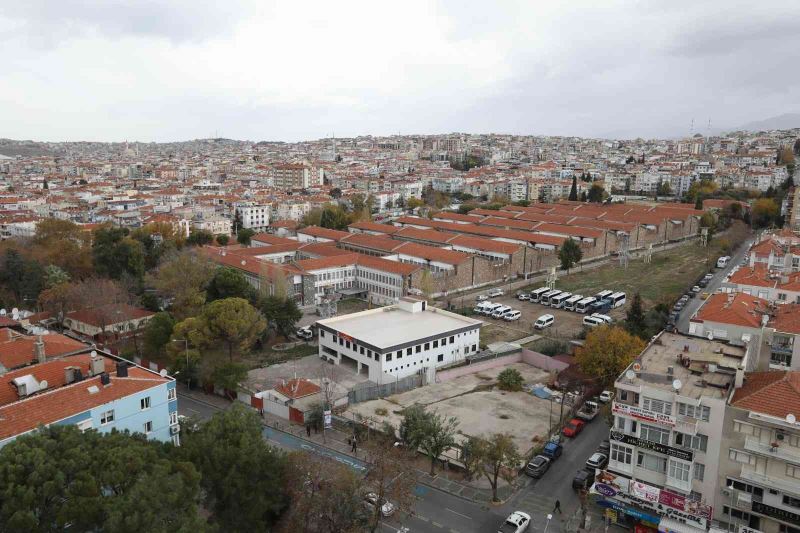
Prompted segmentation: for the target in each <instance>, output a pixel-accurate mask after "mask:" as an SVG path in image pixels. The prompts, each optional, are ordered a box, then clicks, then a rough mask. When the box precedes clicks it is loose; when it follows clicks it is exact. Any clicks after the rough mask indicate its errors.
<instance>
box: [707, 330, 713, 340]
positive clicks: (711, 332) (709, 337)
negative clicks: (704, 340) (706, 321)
mask: <svg viewBox="0 0 800 533" xmlns="http://www.w3.org/2000/svg"><path fill="white" fill-rule="evenodd" d="M708 340H710V341H713V340H714V332H713V331H709V332H708Z"/></svg>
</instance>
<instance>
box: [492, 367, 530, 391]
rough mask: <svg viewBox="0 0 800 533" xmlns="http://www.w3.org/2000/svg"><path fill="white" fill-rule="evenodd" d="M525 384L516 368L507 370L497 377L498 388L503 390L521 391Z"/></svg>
mask: <svg viewBox="0 0 800 533" xmlns="http://www.w3.org/2000/svg"><path fill="white" fill-rule="evenodd" d="M523 383H525V380H524V379H523V378H522V374H521V373H520V371H519V370H517V369H516V368H506V369H505V370H503V371H502V372H500V375H499V376H497V386H498V387H500V389H501V390H506V391H521V390H522V384H523Z"/></svg>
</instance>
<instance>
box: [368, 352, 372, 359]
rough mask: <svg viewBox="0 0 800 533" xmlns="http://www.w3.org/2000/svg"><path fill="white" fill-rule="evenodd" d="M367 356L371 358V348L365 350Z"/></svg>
mask: <svg viewBox="0 0 800 533" xmlns="http://www.w3.org/2000/svg"><path fill="white" fill-rule="evenodd" d="M367 357H369V358H372V350H367Z"/></svg>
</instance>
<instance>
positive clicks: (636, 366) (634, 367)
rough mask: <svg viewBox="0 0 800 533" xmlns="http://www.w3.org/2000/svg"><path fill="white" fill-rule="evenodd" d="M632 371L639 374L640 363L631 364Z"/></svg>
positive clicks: (640, 369)
mask: <svg viewBox="0 0 800 533" xmlns="http://www.w3.org/2000/svg"><path fill="white" fill-rule="evenodd" d="M633 371H634V372H641V371H642V364H641V363H633Z"/></svg>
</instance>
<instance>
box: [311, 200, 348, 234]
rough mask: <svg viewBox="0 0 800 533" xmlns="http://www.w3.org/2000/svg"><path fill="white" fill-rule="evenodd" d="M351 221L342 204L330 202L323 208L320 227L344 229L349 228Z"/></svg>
mask: <svg viewBox="0 0 800 533" xmlns="http://www.w3.org/2000/svg"><path fill="white" fill-rule="evenodd" d="M349 223H350V219H349V217H348V216H347V213H346V212H345V210H344V208H342V206H340V205H333V204H328V205H326V206H325V207H324V208H323V209H322V214H321V215H320V221H319V225H320V227H322V228H328V229H335V230H343V229H345V228H347V225H348V224H349Z"/></svg>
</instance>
